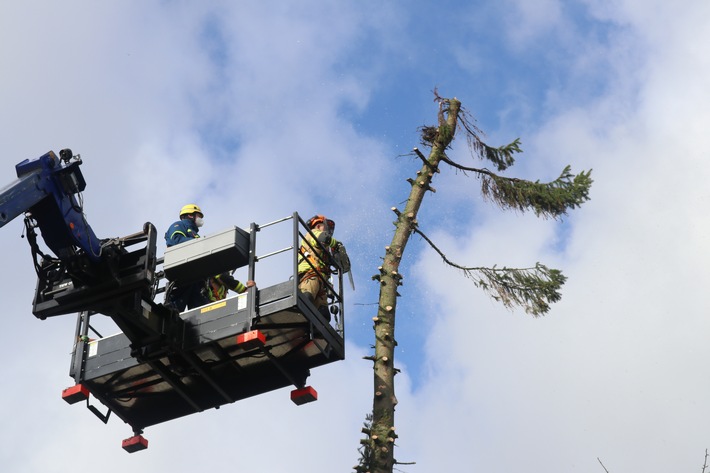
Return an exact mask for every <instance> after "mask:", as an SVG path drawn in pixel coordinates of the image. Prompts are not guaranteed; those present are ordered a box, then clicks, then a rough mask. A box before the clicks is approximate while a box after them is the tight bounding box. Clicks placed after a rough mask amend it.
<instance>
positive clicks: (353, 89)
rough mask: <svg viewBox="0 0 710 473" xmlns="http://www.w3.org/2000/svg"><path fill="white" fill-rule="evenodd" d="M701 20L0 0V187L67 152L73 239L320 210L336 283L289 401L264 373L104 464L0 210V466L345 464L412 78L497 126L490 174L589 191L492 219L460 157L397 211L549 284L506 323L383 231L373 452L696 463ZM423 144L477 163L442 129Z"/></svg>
mask: <svg viewBox="0 0 710 473" xmlns="http://www.w3.org/2000/svg"><path fill="white" fill-rule="evenodd" d="M709 20H710V4H708V3H707V2H697V1H695V2H692V1H686V0H683V1H680V2H675V3H672V4H670V3H668V2H660V1H657V0H649V1H644V2H639V1H635V0H617V1H613V2H612V1H606V0H596V1H595V0H576V1H571V2H562V1H558V0H537V1H535V2H530V1H524V0H504V1H500V2H482V1H473V2H462V1H453V0H450V1H443V2H426V1H419V0H416V1H410V2H404V1H393V2H386V3H384V2H380V3H375V2H342V1H340V2H336V1H316V0H306V1H301V2H298V3H297V4H296V3H294V4H292V5H286V4H285V3H284V2H271V1H266V2H252V1H244V2H229V1H226V0H223V1H216V0H206V1H202V2H199V3H198V2H187V1H163V2H156V1H113V0H111V1H105V2H101V3H99V2H88V1H79V0H74V1H66V2H62V3H61V5H59V4H57V3H56V2H50V1H47V0H35V1H27V2H19V1H8V2H4V3H3V4H2V5H1V6H0V37H1V38H2V41H0V64H1V65H2V69H1V70H2V74H0V85H1V87H0V104H2V106H1V107H0V138H1V139H2V144H3V154H2V157H0V166H1V167H0V169H4V171H1V172H2V174H0V176H5V179H4V182H3V181H2V180H0V185H4V184H5V183H9V182H11V181H12V180H13V179H14V177H15V174H14V166H15V164H16V163H18V162H20V161H22V160H23V159H26V158H34V157H37V156H40V155H41V154H43V153H44V152H46V151H47V150H49V149H53V150H55V151H58V150H59V149H61V148H64V147H71V148H72V149H73V150H74V151H75V152H77V153H80V154H81V155H82V158H83V160H84V165H83V167H82V170H83V172H84V175H85V177H86V180H87V183H88V184H87V189H86V192H85V194H84V199H85V210H86V212H87V218H88V219H89V221H90V222H91V225H92V226H93V228H94V230H95V232H96V233H97V234H98V235H99V236H101V237H108V236H119V235H125V234H129V233H133V232H135V231H137V230H138V229H140V228H141V227H142V225H143V223H144V222H145V221H151V222H153V223H154V224H155V225H156V226H157V227H158V229H159V230H161V229H165V228H166V227H167V225H169V224H170V223H171V222H172V221H173V220H174V218H175V214H176V212H177V210H178V209H179V208H180V207H181V206H182V205H183V204H184V203H187V202H192V201H195V202H198V203H199V204H200V205H201V206H202V207H203V208H204V209H205V213H206V223H205V227H204V230H203V231H204V232H205V233H207V234H209V233H210V232H216V231H219V230H221V229H223V228H226V227H228V226H229V225H234V224H236V225H240V226H246V225H248V224H249V223H250V222H252V221H255V222H257V223H265V222H269V221H272V220H275V219H277V218H280V217H284V216H286V215H289V214H290V213H291V212H293V211H294V210H297V211H299V212H301V213H303V214H305V215H310V214H314V213H316V212H318V213H325V214H326V215H328V216H329V217H332V218H334V219H335V220H336V221H337V223H338V229H337V233H338V235H337V236H339V238H341V239H342V240H343V241H344V242H345V243H346V245H347V247H348V249H349V253H350V255H351V257H352V258H353V261H354V267H353V272H354V275H355V284H356V287H357V290H356V291H355V292H354V293H352V294H348V295H347V300H348V301H349V302H348V307H347V324H348V325H347V333H348V346H347V351H348V357H347V359H346V360H345V361H343V362H340V363H336V364H332V365H329V366H327V367H323V368H320V369H318V370H314V372H313V374H312V376H311V378H310V382H311V384H313V385H314V386H315V387H316V388H317V389H318V391H319V394H320V399H319V401H318V402H317V403H312V404H309V405H306V406H302V407H300V408H295V407H294V406H293V405H292V404H291V402H290V401H289V400H288V392H287V390H283V392H281V391H277V392H274V393H270V394H267V395H264V396H260V397H258V398H253V399H249V400H246V401H243V402H240V403H236V404H234V405H230V406H225V407H224V408H222V409H220V410H218V411H210V412H206V413H203V414H200V415H194V416H190V417H188V418H184V419H180V420H178V421H175V422H171V423H167V424H164V425H159V426H155V427H154V428H151V429H149V430H148V432H147V433H146V436H147V437H148V438H149V440H150V442H151V446H150V448H149V449H148V450H147V451H146V452H141V453H140V454H135V455H127V454H126V453H125V452H123V451H122V450H121V449H120V446H119V445H120V443H119V442H120V440H121V439H123V438H125V437H127V436H129V435H130V429H129V428H128V427H127V426H126V425H124V424H122V423H121V422H120V421H119V420H118V419H112V420H111V421H109V424H108V425H106V426H104V425H103V424H101V423H100V422H99V421H98V420H97V419H96V418H95V417H94V416H93V415H91V414H90V413H89V412H88V411H87V410H85V409H82V408H80V407H77V406H71V407H70V406H67V405H65V403H64V402H63V401H62V400H61V399H60V396H59V395H60V393H61V390H62V389H63V388H65V387H67V386H69V385H70V384H71V382H72V380H71V378H70V377H69V376H68V374H67V373H68V367H69V352H70V350H71V337H72V333H73V330H74V322H75V321H74V318H73V317H65V318H58V319H53V320H47V321H44V322H40V321H38V320H36V319H35V318H34V317H33V316H32V315H31V300H32V295H33V291H34V284H35V277H34V274H33V270H32V267H31V262H30V256H29V249H28V248H27V245H26V242H25V241H24V240H22V239H21V238H20V233H21V231H22V225H21V222H20V221H19V220H17V221H14V222H12V223H11V224H9V225H7V226H5V227H3V229H2V230H0V248H3V257H4V258H5V259H4V261H5V262H4V264H3V267H4V268H6V271H3V272H2V274H0V283H1V284H2V287H3V288H4V289H3V292H2V294H3V295H4V296H5V298H4V300H5V309H6V310H5V311H4V312H5V314H4V317H5V319H6V329H5V330H4V331H3V332H2V335H0V336H1V337H2V344H1V345H0V346H2V347H3V348H2V355H3V359H5V360H6V363H5V364H4V366H3V368H2V375H3V378H4V379H6V380H7V384H8V385H9V386H11V387H10V388H6V389H4V390H3V392H2V394H0V400H1V401H2V402H0V416H2V418H3V419H4V423H3V424H4V425H5V426H6V427H4V428H2V429H0V463H2V464H3V465H8V466H7V467H4V468H5V469H7V471H13V472H33V471H46V472H55V471H56V472H64V471H67V470H69V469H70V468H74V467H75V466H76V464H77V460H78V459H79V460H80V461H81V462H82V463H83V464H91V465H97V464H100V465H101V466H102V469H103V470H104V471H107V472H112V471H125V470H126V469H127V468H130V469H131V470H132V471H138V472H141V471H155V470H156V469H160V470H165V469H171V470H179V471H183V470H187V469H190V468H200V469H203V470H204V469H211V468H215V469H217V468H219V469H223V468H225V466H230V467H232V466H235V465H238V468H239V469H240V470H244V471H247V470H254V469H256V468H259V469H260V470H264V469H266V470H268V471H273V472H282V471H283V472H285V471H315V472H320V471H322V472H326V471H328V472H331V471H335V470H347V469H349V468H350V467H351V466H352V465H354V464H355V463H356V461H357V447H358V440H359V438H360V436H361V434H360V433H359V430H360V425H361V423H362V421H363V418H364V415H365V413H366V412H368V410H369V409H370V405H371V370H370V365H369V364H368V362H365V361H363V360H362V359H361V357H362V356H364V355H367V354H369V348H368V347H369V345H370V344H371V343H372V337H373V333H372V331H371V317H372V316H373V315H374V308H373V307H372V306H370V305H368V304H372V303H374V302H375V301H376V299H377V286H376V285H375V284H374V283H373V282H372V281H370V276H371V275H372V274H374V273H375V272H376V268H377V266H378V264H379V258H380V257H381V256H382V254H383V250H384V246H385V245H387V244H389V242H390V240H391V237H392V231H393V226H392V224H391V222H392V220H393V217H394V215H393V214H392V212H391V211H390V210H389V209H390V207H392V206H398V205H400V203H401V202H403V201H404V200H405V199H406V197H407V195H408V192H409V186H408V184H407V183H406V179H407V178H408V177H411V176H413V175H414V173H415V172H416V170H417V169H418V168H419V163H418V161H417V160H414V159H412V158H410V157H406V156H402V155H406V154H407V153H409V152H410V151H411V149H412V147H414V146H419V138H418V134H417V131H416V130H417V128H418V127H419V126H422V125H429V124H433V123H434V122H435V120H436V112H437V108H436V104H435V103H434V102H433V95H432V91H433V90H434V89H435V88H437V89H438V91H439V93H440V94H441V95H442V96H456V97H457V98H459V99H460V100H461V101H462V102H463V105H464V107H466V108H467V110H468V111H469V112H470V113H471V114H472V115H473V116H474V117H476V119H477V120H478V125H479V127H480V128H481V129H483V130H484V131H485V132H486V134H487V139H488V141H489V143H490V144H493V145H500V144H504V143H508V142H510V141H512V140H513V139H515V138H518V137H519V138H520V139H521V141H522V147H523V149H524V153H523V154H522V155H519V157H518V162H517V164H516V166H514V167H513V168H512V169H511V170H510V172H509V173H508V175H511V176H516V177H523V178H527V179H533V180H535V179H540V180H543V181H549V180H552V179H555V178H556V177H557V176H558V175H559V172H560V171H561V170H562V168H563V167H564V166H565V165H567V164H570V165H571V166H572V169H573V171H574V172H579V171H582V170H586V169H594V171H593V175H592V176H593V178H594V179H595V183H594V186H593V188H592V192H591V199H592V200H591V201H590V202H589V203H587V204H586V205H585V206H584V207H583V208H582V209H580V210H575V211H573V212H572V213H570V215H569V216H568V217H566V218H564V221H563V222H555V221H545V220H539V219H536V218H535V217H534V216H532V215H527V214H525V215H521V214H516V213H502V212H501V211H500V210H499V209H497V208H495V206H493V205H491V204H490V203H487V202H484V201H482V199H481V197H480V191H479V188H478V186H479V181H478V180H477V179H476V178H475V177H473V176H468V177H465V176H463V175H462V174H461V173H456V172H454V171H453V170H451V169H442V172H441V174H439V175H437V176H436V179H435V181H434V184H433V185H434V187H436V188H437V192H436V193H435V194H430V195H428V196H427V197H426V199H425V201H424V205H423V207H422V212H421V214H420V218H419V221H420V224H421V227H422V230H423V231H424V232H425V233H427V235H428V236H430V237H431V238H433V239H434V241H435V242H436V243H437V244H438V245H439V247H440V248H441V249H442V250H443V251H444V252H445V253H446V254H447V256H449V257H450V258H451V259H454V260H455V261H457V262H460V263H462V264H466V265H475V266H478V265H492V264H498V265H507V266H528V265H531V264H533V263H535V262H536V261H541V262H543V263H545V264H548V265H549V266H552V267H558V268H560V269H562V270H563V271H564V272H565V274H566V275H567V276H568V277H569V280H568V283H567V284H566V285H565V287H564V289H563V300H562V301H561V302H559V303H558V304H556V305H554V306H553V308H552V311H551V313H550V314H549V315H547V316H546V317H544V318H541V319H532V318H530V317H529V316H527V315H526V314H524V313H523V312H522V311H513V312H511V311H508V310H506V309H505V308H503V307H501V306H499V305H497V304H496V303H495V302H493V301H492V300H491V299H490V298H488V297H487V296H486V295H485V294H482V293H481V292H480V291H479V290H478V289H476V288H475V287H474V286H473V284H472V283H471V282H470V281H469V280H467V279H465V278H464V277H463V276H462V275H461V274H460V273H458V272H456V271H455V270H453V269H450V268H447V267H445V265H444V264H443V263H442V262H441V260H440V258H439V257H438V256H437V255H436V254H435V253H433V252H432V251H431V250H429V249H428V248H427V247H426V245H425V244H423V242H421V241H420V239H419V238H418V237H416V236H415V237H413V238H412V239H411V242H410V245H409V247H408V249H407V254H406V256H405V258H404V265H403V267H402V273H403V274H404V277H405V279H404V282H405V285H404V287H403V288H402V291H401V292H402V294H403V297H402V298H401V300H400V304H399V307H398V314H397V315H398V319H397V323H398V327H397V330H398V336H397V338H398V342H399V351H398V353H397V359H396V364H397V366H398V367H399V368H401V369H402V374H401V375H399V376H398V383H399V384H398V385H397V396H398V399H399V401H400V404H399V406H398V409H397V417H396V425H397V430H398V433H399V435H400V438H399V441H398V447H397V450H396V457H397V458H398V459H400V460H401V461H416V462H417V465H416V466H410V467H406V468H403V470H405V471H411V472H416V471H434V470H441V471H457V470H461V468H462V467H461V465H466V469H467V470H468V469H470V470H472V471H489V472H497V471H512V470H514V469H519V468H521V467H522V468H524V469H525V470H526V471H530V472H533V473H536V472H542V471H545V472H548V471H578V472H584V473H586V472H598V471H602V469H601V466H600V465H599V462H598V460H597V458H600V459H601V460H602V461H603V462H604V464H605V466H606V467H607V468H608V469H609V471H645V472H649V473H654V472H661V471H664V472H665V471H692V470H693V469H694V468H697V469H700V468H701V467H702V461H703V455H704V452H705V449H706V448H709V447H710V440H709V439H708V429H707V422H706V419H707V418H708V416H710V409H709V408H708V404H707V401H706V400H707V397H708V393H709V392H710V377H708V376H706V374H705V373H706V372H707V363H706V361H705V360H707V359H710V353H708V351H709V350H710V349H709V348H708V344H707V343H706V338H707V335H706V334H707V333H709V332H710V319H708V317H707V314H708V309H710V300H709V299H708V293H707V290H706V288H707V287H708V285H709V283H710V278H709V277H708V275H707V267H708V263H710V261H708V253H707V247H708V243H710V242H709V237H708V235H709V234H710V225H709V224H708V223H707V218H706V213H707V212H706V211H705V209H706V208H707V207H708V204H710V202H709V201H710V197H709V195H710V193H709V192H708V191H707V190H706V189H707V185H706V183H707V180H708V174H709V171H710V169H709V167H710V166H709V165H708V160H707V159H706V152H705V150H706V149H708V145H710V143H708V141H709V138H708V134H707V124H708V123H709V122H710V116H709V115H710V112H709V110H710V106H709V105H710V92H708V89H707V84H708V82H709V79H710V60H708V56H707V53H706V51H705V49H706V45H707V44H708V43H709V42H710V38H709V37H708V35H710V33H709V32H708V29H707V24H708V21H709ZM450 156H451V157H452V158H454V159H455V160H457V161H459V162H461V163H464V164H469V165H473V166H477V165H480V163H476V162H475V161H472V160H471V158H470V156H469V154H468V149H467V147H466V145H465V142H464V140H462V139H459V140H458V141H457V142H456V144H455V146H454V148H453V149H452V150H451V152H450ZM8 269H9V270H8ZM269 276H272V275H269ZM258 282H259V281H258V280H257V283H258ZM245 425H248V426H250V427H249V429H245V428H244V427H243V426H245ZM294 426H295V427H294ZM443 433H446V435H444V434H443ZM267 438H268V439H269V440H268V442H266V441H265V439H267ZM235 444H236V446H235ZM176 451H189V452H190V454H189V455H175V452H176ZM227 452H229V453H227ZM232 452H234V454H231V453H232ZM245 452H248V454H246V453H245Z"/></svg>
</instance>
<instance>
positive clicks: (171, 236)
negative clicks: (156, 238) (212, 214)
mask: <svg viewBox="0 0 710 473" xmlns="http://www.w3.org/2000/svg"><path fill="white" fill-rule="evenodd" d="M204 217H205V215H204V214H203V213H202V209H200V207H198V206H197V205H195V204H187V205H184V206H183V207H182V208H181V209H180V220H178V221H177V222H175V223H173V224H172V225H170V228H169V229H168V231H167V232H165V244H166V245H168V246H174V245H177V244H179V243H184V242H186V241H189V240H192V239H194V238H200V235H199V234H198V233H199V232H200V227H201V226H202V224H203V223H204V220H203V219H204Z"/></svg>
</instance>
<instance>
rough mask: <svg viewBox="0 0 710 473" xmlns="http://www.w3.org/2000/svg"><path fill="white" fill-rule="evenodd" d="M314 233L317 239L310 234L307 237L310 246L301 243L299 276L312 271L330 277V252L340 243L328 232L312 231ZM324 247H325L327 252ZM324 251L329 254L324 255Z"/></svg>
mask: <svg viewBox="0 0 710 473" xmlns="http://www.w3.org/2000/svg"><path fill="white" fill-rule="evenodd" d="M312 233H313V235H315V239H314V238H313V236H312V235H311V234H310V233H308V234H306V237H305V240H306V241H307V242H308V243H309V244H310V245H309V244H307V243H306V242H304V241H301V247H300V249H299V256H298V274H299V275H303V274H305V273H308V272H311V271H318V272H320V273H321V274H324V275H329V274H330V263H331V262H330V258H331V255H330V252H331V250H332V248H335V247H336V246H338V244H339V242H338V240H336V239H335V238H333V237H332V236H331V235H330V234H329V233H327V232H323V231H318V230H312ZM319 243H320V244H319ZM323 247H325V250H324V249H323ZM324 251H326V252H327V254H325V255H324V254H323V253H324ZM309 263H310V264H309Z"/></svg>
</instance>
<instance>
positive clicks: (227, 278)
mask: <svg viewBox="0 0 710 473" xmlns="http://www.w3.org/2000/svg"><path fill="white" fill-rule="evenodd" d="M217 278H218V279H220V280H221V281H222V282H223V283H224V285H225V286H226V287H227V288H228V289H230V290H232V291H234V292H236V293H237V294H242V293H243V292H245V291H246V290H247V288H249V287H252V286H255V285H256V283H255V282H254V281H252V280H249V281H247V283H246V285H244V284H242V283H241V282H239V281H238V280H236V279H234V277H233V276H232V275H231V274H229V273H222V274H220V275H219V276H217Z"/></svg>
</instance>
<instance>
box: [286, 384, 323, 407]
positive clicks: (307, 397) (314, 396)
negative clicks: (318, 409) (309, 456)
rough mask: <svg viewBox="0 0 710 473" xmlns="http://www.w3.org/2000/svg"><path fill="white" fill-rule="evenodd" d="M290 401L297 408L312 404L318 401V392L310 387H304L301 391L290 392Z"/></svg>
mask: <svg viewBox="0 0 710 473" xmlns="http://www.w3.org/2000/svg"><path fill="white" fill-rule="evenodd" d="M291 400H292V401H293V402H294V404H296V405H297V406H300V405H301V404H306V403H308V402H313V401H317V400H318V391H316V390H315V389H313V388H312V387H311V386H306V387H304V388H301V389H294V390H293V391H291Z"/></svg>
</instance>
